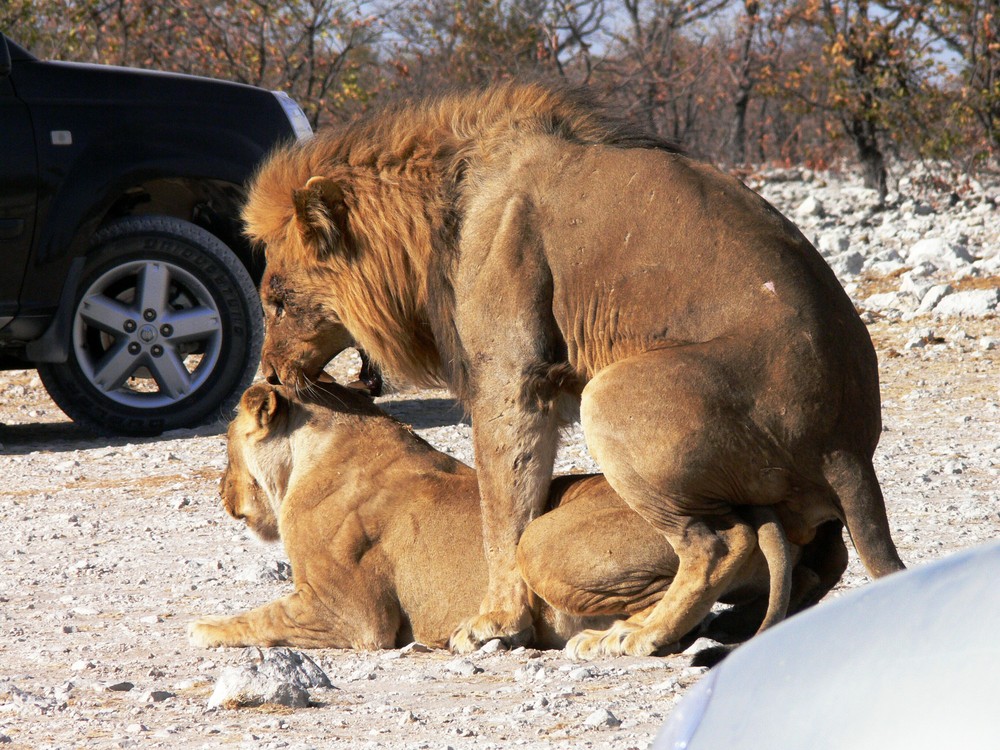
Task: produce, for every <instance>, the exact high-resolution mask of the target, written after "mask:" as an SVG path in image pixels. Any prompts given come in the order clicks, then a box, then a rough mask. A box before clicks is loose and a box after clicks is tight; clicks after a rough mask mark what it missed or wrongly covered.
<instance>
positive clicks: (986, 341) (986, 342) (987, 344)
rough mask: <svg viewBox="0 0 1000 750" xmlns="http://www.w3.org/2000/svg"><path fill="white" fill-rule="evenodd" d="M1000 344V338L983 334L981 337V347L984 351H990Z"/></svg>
mask: <svg viewBox="0 0 1000 750" xmlns="http://www.w3.org/2000/svg"><path fill="white" fill-rule="evenodd" d="M998 346H1000V339H995V338H993V337H992V336H983V337H982V338H981V339H979V348H980V349H981V350H982V351H984V352H990V351H993V350H994V349H996V348H997V347H998Z"/></svg>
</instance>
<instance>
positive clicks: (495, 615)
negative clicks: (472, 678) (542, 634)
mask: <svg viewBox="0 0 1000 750" xmlns="http://www.w3.org/2000/svg"><path fill="white" fill-rule="evenodd" d="M534 633H535V630H534V627H533V626H532V624H531V619H530V618H529V617H517V616H515V615H513V614H511V613H504V612H490V613H488V614H485V615H476V616H475V617H473V618H470V619H468V620H466V621H465V622H463V623H462V624H461V625H459V626H458V627H457V628H456V629H455V632H454V633H452V634H451V638H449V639H448V647H449V648H450V649H451V650H452V651H455V652H457V653H460V654H469V653H472V652H473V651H476V650H478V649H479V648H481V647H482V646H483V644H484V643H488V642H489V641H492V640H493V639H494V638H499V639H500V640H501V641H502V642H503V644H504V645H505V646H506V647H507V648H517V647H518V646H526V645H528V644H529V643H530V642H531V640H532V638H533V637H534Z"/></svg>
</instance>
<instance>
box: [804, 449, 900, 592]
mask: <svg viewBox="0 0 1000 750" xmlns="http://www.w3.org/2000/svg"><path fill="white" fill-rule="evenodd" d="M823 474H824V476H825V477H826V481H827V482H828V483H829V484H830V487H831V488H832V489H833V491H834V493H836V495H837V498H838V500H839V503H840V507H841V508H842V509H843V512H844V525H845V526H847V532H848V533H849V534H850V536H851V541H852V542H853V543H854V548H855V549H856V550H857V551H858V556H859V557H860V558H861V562H862V563H864V566H865V568H867V569H868V572H869V573H870V574H871V576H872V577H873V578H881V577H882V576H884V575H888V574H889V573H895V572H896V571H899V570H904V569H905V568H906V566H905V565H903V561H902V560H900V559H899V552H897V551H896V545H895V544H893V541H892V534H891V533H890V531H889V519H888V517H887V516H886V513H885V499H884V498H883V497H882V489H881V488H880V487H879V484H878V478H877V477H876V476H875V468H874V467H873V466H872V463H871V461H870V460H868V459H863V458H859V457H858V456H856V455H854V454H853V453H848V452H846V451H837V452H834V453H832V454H830V455H828V456H827V461H826V464H825V466H824V468H823Z"/></svg>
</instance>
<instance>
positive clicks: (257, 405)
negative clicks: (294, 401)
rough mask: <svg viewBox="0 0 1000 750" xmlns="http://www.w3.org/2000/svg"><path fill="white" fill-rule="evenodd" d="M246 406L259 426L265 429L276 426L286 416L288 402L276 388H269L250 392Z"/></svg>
mask: <svg viewBox="0 0 1000 750" xmlns="http://www.w3.org/2000/svg"><path fill="white" fill-rule="evenodd" d="M245 406H246V408H247V411H249V412H250V413H251V414H253V415H254V418H255V419H256V420H257V426H258V427H260V428H262V429H263V428H265V427H272V426H274V424H275V423H276V422H277V421H278V420H280V419H281V418H282V417H283V416H284V414H285V409H286V408H287V402H286V401H285V399H284V397H283V396H281V395H279V394H278V392H277V391H276V390H275V389H274V388H268V389H266V390H256V391H248V392H247V396H246V404H245Z"/></svg>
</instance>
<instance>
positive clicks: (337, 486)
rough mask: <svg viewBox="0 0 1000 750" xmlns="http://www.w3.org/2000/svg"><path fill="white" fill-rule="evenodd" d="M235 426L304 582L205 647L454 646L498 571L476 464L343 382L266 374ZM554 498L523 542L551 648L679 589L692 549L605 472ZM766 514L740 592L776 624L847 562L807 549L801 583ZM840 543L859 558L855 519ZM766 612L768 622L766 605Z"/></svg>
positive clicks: (228, 480) (260, 499) (240, 515)
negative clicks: (834, 563) (488, 548)
mask: <svg viewBox="0 0 1000 750" xmlns="http://www.w3.org/2000/svg"><path fill="white" fill-rule="evenodd" d="M228 437H229V445H228V454H229V461H228V464H227V466H226V470H225V472H224V474H223V477H222V481H221V484H220V487H221V494H222V498H223V504H224V506H225V508H226V510H227V511H228V512H229V513H230V514H231V515H232V516H234V517H235V518H237V519H242V520H244V521H245V522H246V524H247V525H248V526H249V527H250V528H251V529H253V530H254V531H255V532H256V533H257V534H258V535H259V536H261V537H262V538H264V539H267V540H276V539H278V538H280V539H282V540H283V542H284V545H285V549H286V551H287V553H288V556H289V560H290V561H291V565H292V572H293V578H294V583H295V591H294V593H292V594H291V595H289V596H286V597H284V598H282V599H279V600H277V601H274V602H271V603H270V604H267V605H265V606H263V607H260V608H258V609H255V610H253V611H250V612H247V613H244V614H241V615H237V616H234V617H206V618H203V619H201V620H198V621H196V622H195V623H193V624H192V626H191V629H190V633H191V638H192V640H193V641H194V642H195V643H197V644H200V645H203V646H208V647H211V646H219V645H224V646H248V645H258V646H273V645H288V646H296V647H333V648H343V647H351V648H363V649H373V648H392V647H393V646H400V645H403V644H405V643H408V642H409V641H410V640H412V639H414V638H416V639H417V640H419V641H421V642H423V643H426V644H429V645H436V646H442V645H445V644H446V643H447V640H448V637H449V635H450V634H451V633H452V631H453V630H454V629H455V627H456V626H458V624H459V623H460V622H461V621H462V620H463V619H464V618H466V617H468V616H470V615H472V614H474V613H475V611H476V609H477V607H478V604H479V601H480V599H481V598H482V595H483V593H484V591H485V590H486V580H487V575H486V560H485V556H484V554H483V548H482V538H481V526H482V524H481V520H480V513H479V493H478V490H477V483H476V475H475V472H474V471H473V470H472V469H470V468H469V467H468V466H466V465H465V464H463V463H460V462H459V461H457V460H455V459H453V458H451V457H450V456H447V455H446V454H444V453H441V452H439V451H437V450H435V449H434V448H432V447H431V446H430V445H428V444H427V443H426V442H424V441H423V440H421V439H420V438H419V437H418V436H417V435H415V434H414V433H413V431H412V430H410V429H409V428H408V427H406V426H405V425H403V424H401V423H400V422H398V421H396V420H395V419H393V418H391V417H389V416H388V415H386V414H385V413H384V412H383V411H381V410H380V409H379V408H378V407H376V406H374V405H373V404H372V403H371V402H370V401H369V400H368V399H367V398H366V397H364V396H362V395H360V394H359V393H358V392H357V391H356V390H351V389H347V388H344V387H342V386H338V385H336V384H320V385H316V386H314V387H313V388H311V389H310V393H309V394H308V395H305V396H295V395H294V394H293V393H292V392H291V391H290V390H289V389H288V388H287V387H286V386H273V385H269V384H266V383H258V384H257V385H254V386H251V387H250V388H249V389H248V390H247V392H246V393H245V394H244V396H243V398H242V399H241V402H240V408H239V412H238V414H237V416H236V418H235V419H234V420H233V422H232V423H231V424H230V427H229V435H228ZM549 505H550V506H551V508H552V510H550V512H548V513H546V514H545V515H543V516H541V517H540V518H538V519H536V520H535V521H533V522H532V523H531V524H530V525H529V526H528V528H527V530H526V531H525V533H524V534H523V535H522V538H521V542H520V544H519V546H518V552H517V555H518V564H519V566H520V571H521V573H522V575H523V576H524V577H525V578H526V580H527V581H528V583H529V585H530V586H531V588H532V590H534V591H535V592H536V593H537V594H539V595H540V596H541V597H544V599H545V600H546V601H547V602H548V604H546V603H544V602H541V601H539V600H536V606H535V607H534V609H533V615H534V618H533V620H534V625H535V633H536V636H535V641H534V642H535V643H536V644H537V645H539V646H545V647H552V646H561V645H563V644H564V643H565V640H566V638H567V637H568V636H569V635H572V634H573V633H576V632H578V631H579V629H580V628H581V627H583V626H587V625H591V626H592V625H595V624H604V625H606V624H608V623H609V622H610V621H611V617H613V616H622V615H629V614H632V613H634V612H638V611H640V610H643V609H646V608H648V607H650V606H652V605H653V604H655V603H656V601H657V600H658V599H659V598H660V597H661V596H662V595H663V592H664V591H665V590H666V589H667V587H668V585H669V583H670V580H671V579H672V578H673V576H674V573H675V572H676V569H677V558H676V556H675V555H674V554H673V551H672V550H671V548H670V547H669V546H667V545H664V544H663V543H662V537H661V536H660V535H659V534H658V533H657V532H656V530H655V529H653V527H652V526H650V525H649V524H648V523H646V522H645V521H644V520H643V519H642V518H641V517H640V516H638V515H637V514H636V513H634V512H633V511H632V510H631V509H630V508H628V506H626V505H625V504H624V503H622V502H621V500H620V499H619V498H618V497H617V496H616V495H615V493H614V492H613V491H612V490H611V488H610V487H609V485H608V484H607V482H606V481H604V479H603V477H601V476H571V477H561V478H558V479H557V480H555V481H554V482H553V485H552V491H551V494H550V497H549ZM745 510H747V511H748V512H751V511H754V509H745ZM755 525H757V526H759V536H760V551H757V550H755V551H754V553H753V554H751V555H749V556H748V557H747V559H746V560H745V561H744V563H743V565H742V567H741V568H740V570H739V571H738V574H737V575H736V576H734V577H733V579H732V580H731V585H730V589H729V590H728V591H727V592H726V593H727V596H726V597H725V600H727V601H732V602H740V603H745V604H747V605H748V607H749V609H750V612H749V614H748V616H749V617H751V618H752V617H753V611H754V607H752V606H749V605H752V604H754V603H756V601H757V600H767V605H768V612H767V613H766V614H765V616H764V620H763V622H762V623H761V625H760V629H763V628H765V627H767V626H768V625H770V624H772V623H773V622H775V621H777V620H779V619H781V618H782V617H783V616H784V614H785V610H786V609H787V608H788V606H789V602H790V601H791V609H792V610H793V611H794V610H796V609H798V608H800V607H801V606H804V605H807V604H809V603H811V602H812V601H814V600H815V599H816V598H818V597H820V596H822V595H823V594H825V593H826V591H827V590H829V588H830V587H831V586H832V585H833V583H835V582H836V580H837V578H839V574H840V571H836V575H835V576H834V577H833V578H832V579H831V578H827V579H826V580H822V581H821V580H820V578H819V577H818V576H817V575H815V574H814V572H813V571H812V570H809V569H807V568H806V567H805V560H806V559H807V558H808V557H809V550H806V554H804V555H803V556H802V557H803V563H802V564H799V565H798V567H796V568H795V571H794V572H795V577H794V593H793V588H792V586H791V583H792V580H791V576H790V574H791V573H792V564H793V561H794V559H796V558H798V557H799V549H798V548H797V547H795V548H793V547H790V546H789V545H788V544H787V541H786V540H785V538H784V534H783V533H782V531H781V528H780V525H779V524H777V523H776V522H769V521H768V520H767V519H766V518H765V519H760V522H759V523H755ZM837 540H838V541H839V542H840V547H841V550H842V551H843V553H844V555H845V556H846V549H845V548H844V547H843V540H842V539H841V538H840V536H839V527H838V535H837ZM832 551H833V554H834V557H836V554H837V551H836V549H833V550H832ZM762 553H763V554H762ZM820 553H821V554H823V555H828V551H826V550H821V551H820ZM809 564H810V565H815V563H813V562H810V563H809ZM817 567H818V566H817ZM840 569H841V570H842V566H841V568H840ZM548 605H552V606H551V607H550V606H548ZM751 622H752V624H753V625H755V624H756V622H760V614H759V611H758V612H757V619H756V622H753V621H752V620H751Z"/></svg>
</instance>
